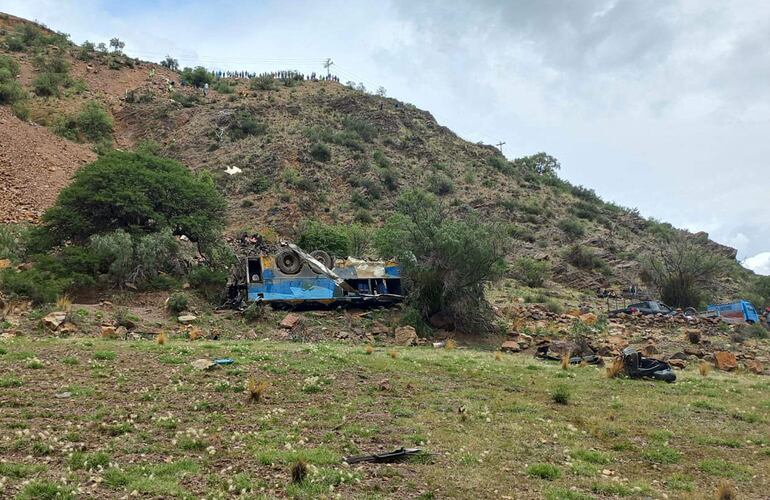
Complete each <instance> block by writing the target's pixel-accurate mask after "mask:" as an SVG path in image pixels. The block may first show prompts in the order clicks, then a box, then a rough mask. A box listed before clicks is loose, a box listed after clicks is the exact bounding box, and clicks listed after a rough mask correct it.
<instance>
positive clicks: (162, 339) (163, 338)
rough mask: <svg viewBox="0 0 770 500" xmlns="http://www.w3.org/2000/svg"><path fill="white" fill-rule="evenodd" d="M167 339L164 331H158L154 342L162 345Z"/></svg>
mask: <svg viewBox="0 0 770 500" xmlns="http://www.w3.org/2000/svg"><path fill="white" fill-rule="evenodd" d="M167 340H168V337H166V332H160V333H159V334H158V337H157V338H156V339H155V342H157V343H158V345H163V344H165V343H166V341H167Z"/></svg>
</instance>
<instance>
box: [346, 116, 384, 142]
mask: <svg viewBox="0 0 770 500" xmlns="http://www.w3.org/2000/svg"><path fill="white" fill-rule="evenodd" d="M342 125H343V126H344V127H345V129H347V130H349V131H350V132H353V133H355V135H356V136H358V137H359V138H361V140H363V141H366V142H372V141H373V140H374V139H375V138H376V137H377V128H376V127H375V126H374V125H372V124H371V123H369V122H367V121H365V120H360V119H358V118H353V117H350V116H346V117H345V118H344V119H343V121H342Z"/></svg>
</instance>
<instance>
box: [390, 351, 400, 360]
mask: <svg viewBox="0 0 770 500" xmlns="http://www.w3.org/2000/svg"><path fill="white" fill-rule="evenodd" d="M388 354H389V355H390V357H391V358H393V359H396V358H397V357H398V352H397V351H395V350H391V351H390V352H388Z"/></svg>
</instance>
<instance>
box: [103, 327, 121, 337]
mask: <svg viewBox="0 0 770 500" xmlns="http://www.w3.org/2000/svg"><path fill="white" fill-rule="evenodd" d="M99 335H100V336H101V337H102V338H105V339H114V338H115V337H117V336H118V335H117V330H116V328H115V327H114V326H112V325H102V328H101V331H100V332H99Z"/></svg>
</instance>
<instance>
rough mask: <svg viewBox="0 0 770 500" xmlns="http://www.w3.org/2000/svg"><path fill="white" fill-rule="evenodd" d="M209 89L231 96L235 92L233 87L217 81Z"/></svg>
mask: <svg viewBox="0 0 770 500" xmlns="http://www.w3.org/2000/svg"><path fill="white" fill-rule="evenodd" d="M211 88H212V89H214V90H216V91H217V92H219V93H220V94H232V93H234V92H235V87H233V86H232V85H230V84H229V83H227V82H226V81H224V80H217V81H216V82H215V83H214V85H212V86H211Z"/></svg>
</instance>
